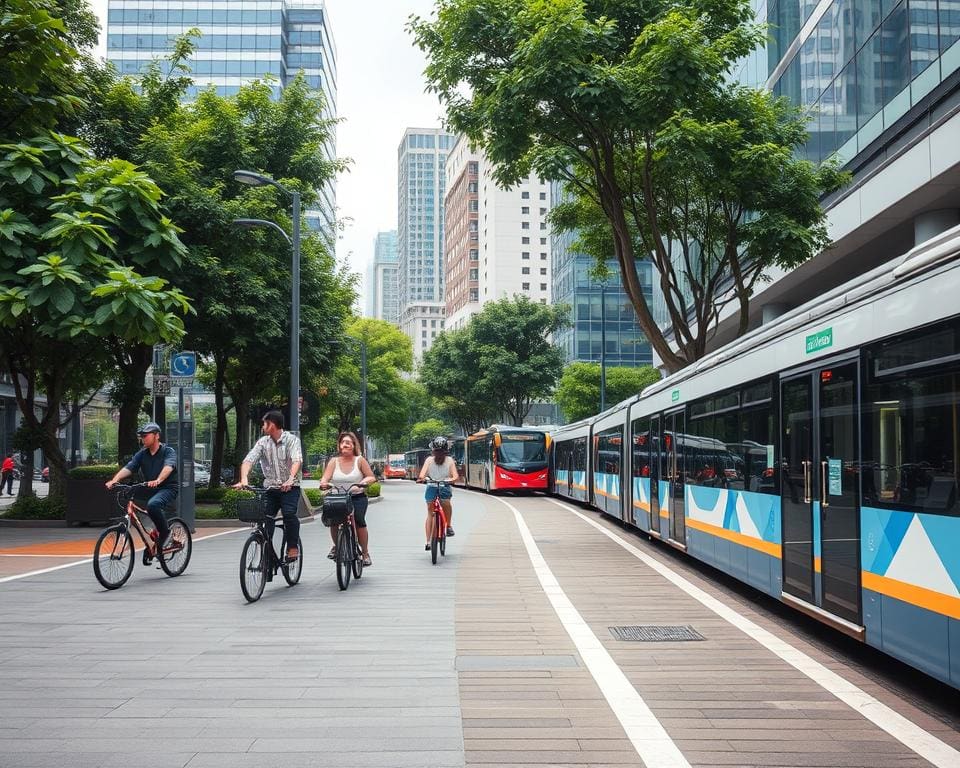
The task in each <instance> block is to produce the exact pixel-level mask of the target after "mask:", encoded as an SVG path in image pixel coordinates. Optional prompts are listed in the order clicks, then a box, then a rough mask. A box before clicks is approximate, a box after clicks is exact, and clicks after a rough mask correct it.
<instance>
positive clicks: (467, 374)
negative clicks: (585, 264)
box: [420, 296, 563, 433]
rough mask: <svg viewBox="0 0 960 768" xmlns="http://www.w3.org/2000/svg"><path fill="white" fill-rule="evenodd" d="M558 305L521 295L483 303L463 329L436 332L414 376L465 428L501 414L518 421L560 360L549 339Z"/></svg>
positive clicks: (551, 381) (558, 318)
mask: <svg viewBox="0 0 960 768" xmlns="http://www.w3.org/2000/svg"><path fill="white" fill-rule="evenodd" d="M562 323H563V310H562V308H559V307H552V306H547V305H545V304H539V303H537V302H534V301H531V300H530V299H528V298H526V297H523V296H521V297H519V298H515V299H501V300H499V301H495V302H491V303H489V304H486V305H485V306H484V308H483V309H482V310H481V311H480V312H479V313H478V314H476V315H474V316H473V317H471V318H470V322H469V323H468V324H467V326H466V327H465V328H463V329H460V330H457V331H452V332H450V331H447V332H444V333H442V334H440V336H438V337H437V340H436V342H435V343H434V345H433V346H432V347H431V348H430V349H429V350H428V351H427V353H426V354H425V355H424V359H423V363H422V365H421V367H420V379H421V381H422V382H423V384H424V386H425V387H426V388H427V391H428V392H430V394H431V395H433V396H434V397H437V398H439V399H440V401H441V403H443V404H444V405H445V407H446V408H448V409H449V410H448V412H449V413H450V415H451V417H452V418H453V419H455V420H456V421H457V422H458V423H459V424H460V426H461V427H462V428H464V431H466V432H467V433H469V432H471V431H474V430H475V429H476V428H478V427H480V426H484V425H485V424H486V423H487V422H488V420H489V419H493V418H496V417H498V416H499V415H500V414H505V415H506V416H507V417H508V418H509V419H510V420H511V422H512V423H513V424H517V425H519V424H522V423H523V419H524V417H525V416H526V415H527V412H528V411H529V410H530V405H531V404H532V402H533V401H534V400H537V399H541V398H545V397H547V396H548V395H549V394H550V392H551V391H552V390H553V387H554V385H555V384H556V381H557V378H559V376H560V370H561V368H562V365H563V359H562V355H561V352H560V350H559V349H557V348H556V347H554V346H553V345H552V344H551V343H550V340H549V337H550V334H551V333H553V332H554V331H556V330H557V329H558V328H559V327H560V326H561V324H562Z"/></svg>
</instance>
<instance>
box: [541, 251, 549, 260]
mask: <svg viewBox="0 0 960 768" xmlns="http://www.w3.org/2000/svg"><path fill="white" fill-rule="evenodd" d="M546 260H547V254H546V253H545V252H544V251H540V261H546Z"/></svg>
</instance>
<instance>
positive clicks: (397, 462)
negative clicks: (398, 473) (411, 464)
mask: <svg viewBox="0 0 960 768" xmlns="http://www.w3.org/2000/svg"><path fill="white" fill-rule="evenodd" d="M405 465H406V458H405V457H404V456H391V457H390V466H391V467H393V468H394V469H403V468H404V466H405Z"/></svg>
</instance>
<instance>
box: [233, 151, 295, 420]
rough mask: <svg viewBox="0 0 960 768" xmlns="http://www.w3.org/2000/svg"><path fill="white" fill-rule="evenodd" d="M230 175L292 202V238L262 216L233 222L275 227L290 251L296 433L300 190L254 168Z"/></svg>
mask: <svg viewBox="0 0 960 768" xmlns="http://www.w3.org/2000/svg"><path fill="white" fill-rule="evenodd" d="M233 178H234V179H235V180H236V181H239V182H240V183H241V184H247V185H249V186H251V187H264V186H271V187H276V188H277V189H279V190H280V191H281V192H283V193H284V194H285V195H286V196H287V197H289V198H290V199H291V201H292V203H293V237H292V238H291V237H288V236H287V233H286V232H284V231H283V229H282V228H281V227H280V225H279V224H277V223H276V222H273V221H267V220H265V219H234V220H233V223H234V224H235V225H236V226H238V227H240V228H241V229H253V228H257V227H267V228H269V229H275V230H276V231H278V232H279V233H280V234H281V235H283V239H284V240H286V241H287V243H289V244H290V246H291V248H292V250H293V269H292V274H291V283H292V294H293V296H292V300H291V302H290V304H291V306H290V424H289V425H288V428H289V430H290V431H291V432H293V433H294V434H299V432H300V193H299V192H298V191H297V190H295V189H287V188H286V187H284V186H282V185H280V184H278V183H277V182H276V181H274V180H273V179H271V178H270V177H269V176H264V175H263V174H260V173H256V172H255V171H242V170H240V171H234V172H233Z"/></svg>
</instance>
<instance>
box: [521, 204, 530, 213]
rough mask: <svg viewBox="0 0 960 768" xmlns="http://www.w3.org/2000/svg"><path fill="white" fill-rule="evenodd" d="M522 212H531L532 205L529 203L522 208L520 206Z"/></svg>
mask: <svg viewBox="0 0 960 768" xmlns="http://www.w3.org/2000/svg"><path fill="white" fill-rule="evenodd" d="M520 213H521V214H524V213H530V206H529V205H524V206H523V207H522V208H520Z"/></svg>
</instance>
